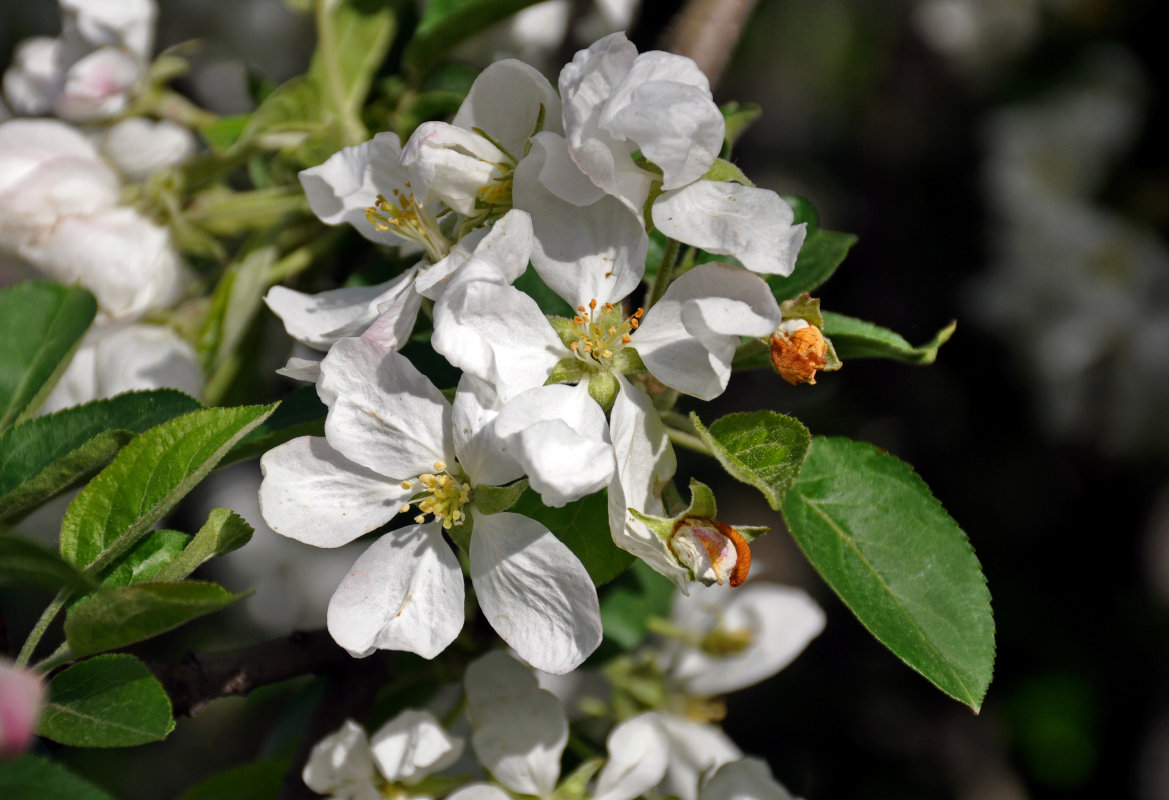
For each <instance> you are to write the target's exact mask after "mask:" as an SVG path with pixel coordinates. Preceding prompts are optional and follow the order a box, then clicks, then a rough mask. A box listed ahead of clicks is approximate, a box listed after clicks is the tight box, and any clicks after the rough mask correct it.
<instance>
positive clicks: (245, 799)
mask: <svg viewBox="0 0 1169 800" xmlns="http://www.w3.org/2000/svg"><path fill="white" fill-rule="evenodd" d="M288 768H289V764H288V762H287V761H255V762H252V763H250V764H242V765H240V766H238V767H233V768H232V769H229V770H226V771H224V772H220V773H219V774H218V775H212V776H211V777H210V778H207V779H206V780H203V781H200V782H199V783H197V784H195V785H194V786H192V787H191V788H190V789H188V790H187V791H185V792H183V794H182V796H181V797H179V800H273V798H275V797H276V795H278V794H279V793H280V786H281V785H282V784H283V783H284V776H285V775H286V774H287V773H288Z"/></svg>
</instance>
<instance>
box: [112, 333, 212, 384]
mask: <svg viewBox="0 0 1169 800" xmlns="http://www.w3.org/2000/svg"><path fill="white" fill-rule="evenodd" d="M91 330H95V332H96V329H91ZM95 348H96V361H95V363H94V368H95V369H96V370H97V384H98V396H99V397H113V396H114V395H116V394H121V393H122V392H133V391H138V390H143V389H162V388H164V387H167V388H171V389H178V390H179V391H182V392H186V393H187V394H189V395H191V396H192V397H198V396H200V395H201V394H202V391H203V372H202V370H201V369H200V368H199V358H198V356H197V355H196V354H195V348H193V347H191V345H190V343H188V342H187V340H186V339H184V338H182V337H181V336H179V335H178V334H177V333H175V331H174V330H173V329H171V328H168V327H166V326H165V325H146V324H135V325H127V326H125V327H122V328H118V329H116V330H112V331H111V332H110V333H108V334H107V335H99V336H97V337H96V341H95Z"/></svg>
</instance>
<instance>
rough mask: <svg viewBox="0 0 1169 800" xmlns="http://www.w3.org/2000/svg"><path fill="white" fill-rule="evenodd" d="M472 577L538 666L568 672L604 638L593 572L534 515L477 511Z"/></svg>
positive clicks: (502, 632)
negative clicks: (591, 576) (532, 517)
mask: <svg viewBox="0 0 1169 800" xmlns="http://www.w3.org/2000/svg"><path fill="white" fill-rule="evenodd" d="M471 581H472V583H474V585H475V592H476V594H477V595H478V597H479V607H480V608H481V609H482V610H483V615H484V616H486V617H487V620H488V622H490V623H491V627H493V628H495V631H496V633H498V634H499V636H500V638H502V639H503V640H504V641H505V642H507V643H508V644H509V645H510V646H511V647H512V648H514V649H515V651H516V652H517V653H518V654H519V656H520V657H521V658H522V659H524V660H525V661H527V662H528V663H529V664H531V665H532V666H533V667H535V668H536V669H540V670H543V671H544V672H551V673H555V674H561V673H564V672H569V671H570V670H573V669H575V668H576V667H578V666H579V665H580V663H581V662H582V661H584V660H585V658H587V657H588V655H589V654H590V653H592V652H593V650H595V649H596V648H597V645H599V644H600V643H601V612H600V606H599V604H598V602H597V590H596V588H595V587H594V586H593V582H592V580H591V579H590V578H589V574H588V572H587V571H586V570H585V568H584V565H583V564H581V563H580V560H579V559H577V557H576V556H575V555H574V554H573V552H572V551H571V550H569V549H568V547H566V546H565V545H564V543H563V542H561V541H560V540H559V539H557V538H556V537H555V536H554V535H553V534H552V533H551V532H549V531H548V530H547V529H546V528H545V527H544V526H543V525H541V524H540V523H538V522H536V521H535V520H531V519H528V518H527V517H523V516H520V515H519V514H512V513H509V512H504V513H502V514H491V515H487V516H478V517H476V518H475V529H474V532H473V533H472V535H471Z"/></svg>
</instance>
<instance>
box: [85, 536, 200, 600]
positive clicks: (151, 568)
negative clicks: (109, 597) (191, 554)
mask: <svg viewBox="0 0 1169 800" xmlns="http://www.w3.org/2000/svg"><path fill="white" fill-rule="evenodd" d="M190 541H191V537H190V535H188V534H186V533H183V532H182V531H168V530H161V531H151V532H150V533H149V534H147V536H146V538H145V539H143V540H142V541H140V542H139V543H138V544H136V545H135V546H134V547H133V548H131V550H130V552H129V553H128V554H127V555H126V557H125V559H123V560H122V561H121V562H120V563H119V564H118V566H116V567H114V568H113V569H112V570H110V572H109V574H107V575H106V576H105V578H103V579H102V582H101V585H102V586H103V587H105V588H107V589H115V588H117V587H119V586H129V585H131V584H134V583H143V582H145V581H148V580H151V579H153V578H154V577H155V576H157V575H158V573H159V572H161V571H162V570H163V569H165V568H166V566H167V565H168V564H170V563H171V562H172V561H174V559H175V558H176V557H177V556H178V555H179V554H180V553H181V552H183V548H185V547H186V546H187V543H188V542H190Z"/></svg>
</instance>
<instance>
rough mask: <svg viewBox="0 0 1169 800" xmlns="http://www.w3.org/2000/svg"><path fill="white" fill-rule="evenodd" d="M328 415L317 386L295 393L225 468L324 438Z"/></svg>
mask: <svg viewBox="0 0 1169 800" xmlns="http://www.w3.org/2000/svg"><path fill="white" fill-rule="evenodd" d="M415 363H417V362H415ZM427 374H429V373H427ZM328 411H329V409H328V408H327V407H326V406H325V404H324V403H322V402H321V398H320V397H319V396H318V395H317V387H316V386H301V387H299V388H297V389H293V390H292V391H291V392H289V393H288V394H287V395H285V396H284V398H283V399H282V400H281V401H280V407H279V408H277V409H276V411H275V412H273V414H272V416H270V417H268V418H267V419H266V420H264V422H262V423H261V424H260V425H257V426H256V427H255V428H253V429H252V432H251V433H249V434H248V435H247V436H245V437H244V438H243V439H240V441H239V443H238V444H236V446H235V447H234V448H232V450H231V452H229V453H228V454H227V455H226V456H225V457H224V459H223V462H222V465H223V466H226V465H228V464H234V463H235V462H237V461H246V460H247V459H249V458H258V457H259V456H262V455H264V453H267V452H268V451H269V450H271V449H272V448H273V447H276V446H278V445H282V444H284V443H285V442H287V441H290V440H292V439H295V438H296V437H298V436H324V435H325V415H326V414H327V413H328Z"/></svg>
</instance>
